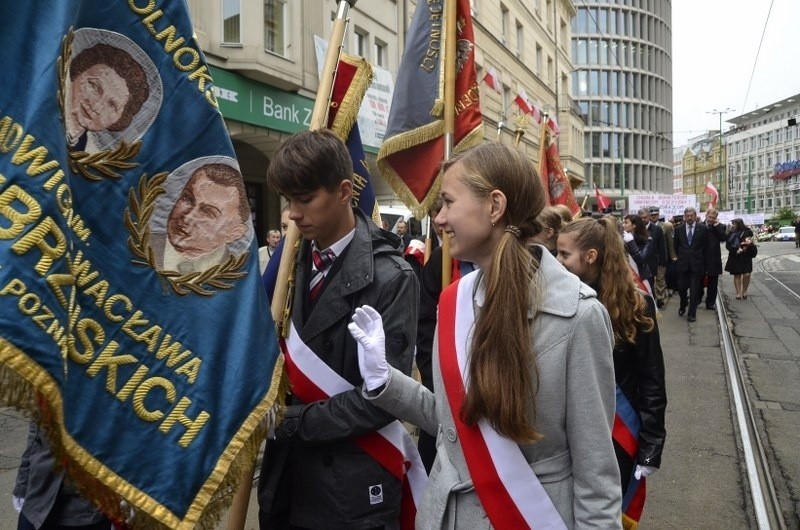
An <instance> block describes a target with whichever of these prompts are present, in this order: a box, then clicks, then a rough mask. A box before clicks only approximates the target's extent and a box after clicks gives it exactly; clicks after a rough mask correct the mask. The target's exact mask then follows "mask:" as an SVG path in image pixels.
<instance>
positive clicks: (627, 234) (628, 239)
mask: <svg viewBox="0 0 800 530" xmlns="http://www.w3.org/2000/svg"><path fill="white" fill-rule="evenodd" d="M622 239H623V241H625V242H626V243H630V242H631V241H633V234H632V233H630V232H622Z"/></svg>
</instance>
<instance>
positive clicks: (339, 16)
mask: <svg viewBox="0 0 800 530" xmlns="http://www.w3.org/2000/svg"><path fill="white" fill-rule="evenodd" d="M355 5H356V0H340V1H339V5H338V8H337V12H336V18H335V19H334V21H333V28H332V30H331V38H330V41H329V44H328V51H327V53H326V54H325V63H324V65H323V68H322V75H321V76H320V80H319V88H318V89H317V97H316V100H315V101H314V110H313V113H312V114H311V127H310V129H311V130H312V131H316V130H319V129H323V128H325V127H326V126H327V124H328V110H329V109H330V103H331V94H332V92H333V83H334V80H335V79H336V69H337V66H338V64H339V56H340V55H341V52H342V46H343V43H344V37H345V33H346V31H347V22H348V18H347V16H348V13H349V10H350V8H352V7H353V6H355ZM299 241H300V231H299V230H298V229H297V225H296V224H294V222H292V221H289V226H288V227H287V230H286V236H285V240H284V242H283V250H284V251H283V253H282V254H281V262H280V266H279V267H278V279H277V281H276V283H275V293H274V295H273V297H272V306H271V311H272V319H273V320H274V321H275V328H276V332H277V335H278V336H279V337H286V336H287V334H288V332H289V318H290V317H291V307H292V296H291V294H292V290H291V289H290V284H293V283H294V265H295V260H296V257H297V250H298V249H299ZM254 473H255V462H253V465H252V467H250V468H249V469H248V470H246V471H245V472H244V474H243V475H242V477H243V480H242V482H241V484H240V485H239V488H238V489H237V490H236V493H235V495H234V497H233V503H232V504H231V509H230V512H229V517H228V530H243V529H244V525H245V522H246V521H247V507H248V504H249V503H250V492H251V490H252V482H253V480H252V477H253V475H254Z"/></svg>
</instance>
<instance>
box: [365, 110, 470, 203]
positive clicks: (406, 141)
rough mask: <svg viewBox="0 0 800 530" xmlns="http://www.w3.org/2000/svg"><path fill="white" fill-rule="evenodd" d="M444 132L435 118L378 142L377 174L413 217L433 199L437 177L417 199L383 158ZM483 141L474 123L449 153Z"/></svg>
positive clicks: (436, 190)
mask: <svg viewBox="0 0 800 530" xmlns="http://www.w3.org/2000/svg"><path fill="white" fill-rule="evenodd" d="M443 135H444V122H443V121H436V122H433V123H429V124H427V125H424V126H422V127H418V128H416V129H413V130H410V131H406V132H403V133H400V134H398V135H396V136H393V137H392V138H390V139H388V140H386V141H384V142H383V144H382V145H381V148H380V151H379V152H378V169H380V171H381V174H382V175H383V176H384V178H386V180H387V182H388V183H389V185H390V186H391V187H392V189H393V190H394V192H395V193H396V194H397V196H398V198H399V199H400V200H401V201H402V202H403V203H404V204H405V205H406V206H407V207H408V209H409V210H411V212H412V213H413V214H414V216H415V217H417V218H422V217H424V216H425V215H427V213H428V210H429V209H430V207H431V206H432V205H433V203H434V202H436V197H438V195H439V188H440V187H441V178H437V179H436V181H435V182H434V183H433V186H431V189H430V190H429V191H428V194H427V195H426V196H425V198H424V199H423V200H422V201H421V202H419V201H417V199H416V197H414V194H413V193H412V192H411V190H410V189H409V187H408V185H407V184H406V183H405V182H404V181H403V179H402V178H400V175H398V174H397V172H396V171H395V170H394V169H393V168H392V166H391V165H390V164H389V163H388V162H386V161H385V159H386V158H387V157H389V156H391V155H393V154H395V153H399V152H401V151H405V150H407V149H411V148H413V147H417V146H418V145H420V144H423V143H425V142H430V141H433V140H437V139H439V138H441V137H442V136H443ZM481 141H483V123H481V124H480V125H478V126H476V127H475V128H474V129H472V130H471V131H470V132H469V133H467V134H466V135H465V136H464V138H463V139H462V140H461V141H460V142H459V143H458V144H457V145H456V146H455V147H454V149H453V153H458V152H460V151H464V150H466V149H469V148H470V147H474V146H476V145H478V144H479V143H481ZM442 160H444V152H443V153H442Z"/></svg>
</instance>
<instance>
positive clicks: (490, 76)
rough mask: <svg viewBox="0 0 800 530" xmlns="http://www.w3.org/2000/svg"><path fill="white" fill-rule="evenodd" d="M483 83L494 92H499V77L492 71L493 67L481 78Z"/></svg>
mask: <svg viewBox="0 0 800 530" xmlns="http://www.w3.org/2000/svg"><path fill="white" fill-rule="evenodd" d="M483 82H484V83H486V84H487V85H489V86H490V87H491V88H493V89H494V90H495V91H496V92H500V91H501V84H500V77H499V76H498V75H497V71H496V70H495V69H494V66H492V67H491V68H489V70H488V71H487V72H486V75H485V76H483Z"/></svg>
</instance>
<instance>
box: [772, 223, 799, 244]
mask: <svg viewBox="0 0 800 530" xmlns="http://www.w3.org/2000/svg"><path fill="white" fill-rule="evenodd" d="M772 240H773V241H794V227H793V226H782V227H780V228H779V229H778V231H777V232H776V233H775V235H774V236H773V237H772Z"/></svg>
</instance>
